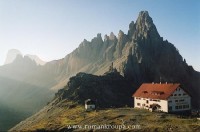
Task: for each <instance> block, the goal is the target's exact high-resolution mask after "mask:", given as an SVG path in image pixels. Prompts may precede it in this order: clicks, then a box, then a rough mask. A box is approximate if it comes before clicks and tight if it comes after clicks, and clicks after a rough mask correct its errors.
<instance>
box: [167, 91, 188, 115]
mask: <svg viewBox="0 0 200 132" xmlns="http://www.w3.org/2000/svg"><path fill="white" fill-rule="evenodd" d="M172 95H173V96H170V97H169V98H168V105H169V107H170V106H171V107H172V112H177V111H183V110H190V109H191V97H190V96H189V95H188V94H187V93H186V92H185V91H184V90H183V89H181V88H180V87H179V88H177V90H176V91H174V93H173V94H172ZM175 95H176V96H175ZM186 105H188V108H183V107H185V106H186ZM176 106H178V107H179V106H180V107H182V108H178V109H176Z"/></svg>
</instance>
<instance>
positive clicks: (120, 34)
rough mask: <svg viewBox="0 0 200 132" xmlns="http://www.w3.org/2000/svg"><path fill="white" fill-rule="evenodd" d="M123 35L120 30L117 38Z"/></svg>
mask: <svg viewBox="0 0 200 132" xmlns="http://www.w3.org/2000/svg"><path fill="white" fill-rule="evenodd" d="M123 35H124V32H123V31H122V30H119V33H118V38H119V37H121V36H123Z"/></svg>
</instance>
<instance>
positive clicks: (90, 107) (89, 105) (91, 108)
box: [85, 99, 96, 111]
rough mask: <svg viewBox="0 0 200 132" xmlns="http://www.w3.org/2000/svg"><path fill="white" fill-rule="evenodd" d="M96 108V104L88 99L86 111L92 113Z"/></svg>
mask: <svg viewBox="0 0 200 132" xmlns="http://www.w3.org/2000/svg"><path fill="white" fill-rule="evenodd" d="M95 108H96V103H95V101H94V100H91V99H87V100H85V110H86V111H92V110H94V109H95Z"/></svg>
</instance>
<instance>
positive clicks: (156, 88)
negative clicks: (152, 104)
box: [133, 83, 180, 100]
mask: <svg viewBox="0 0 200 132" xmlns="http://www.w3.org/2000/svg"><path fill="white" fill-rule="evenodd" d="M179 86H180V84H179V83H174V84H173V83H169V84H156V83H155V84H154V83H143V84H142V85H141V86H140V87H139V89H138V90H137V91H136V92H135V93H134V94H133V97H141V98H151V99H162V100H166V99H168V98H169V97H170V96H171V94H172V93H173V92H174V91H175V90H176V89H177V88H178V87H179Z"/></svg>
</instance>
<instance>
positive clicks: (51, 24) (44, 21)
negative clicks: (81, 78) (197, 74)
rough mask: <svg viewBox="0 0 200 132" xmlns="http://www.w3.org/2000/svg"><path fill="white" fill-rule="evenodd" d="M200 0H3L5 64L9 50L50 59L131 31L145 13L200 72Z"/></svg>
mask: <svg viewBox="0 0 200 132" xmlns="http://www.w3.org/2000/svg"><path fill="white" fill-rule="evenodd" d="M199 7H200V2H199V0H182V1H181V0H165V1H164V0H0V64H1V65H2V64H3V63H4V61H5V56H6V53H7V51H8V50H9V49H13V48H15V49H19V50H20V51H21V52H22V53H23V54H36V55H38V56H39V57H40V58H42V59H44V60H46V61H50V60H54V59H60V58H63V57H64V56H66V55H67V54H68V53H70V52H72V51H73V50H74V49H75V48H77V47H78V45H79V44H80V43H81V42H82V41H83V39H87V40H91V39H92V38H93V37H95V36H96V34H97V33H102V37H103V36H104V35H105V34H110V32H112V31H113V32H114V33H115V34H118V31H119V30H120V29H121V30H122V31H124V32H125V33H127V31H128V25H129V23H130V22H131V21H136V18H137V16H138V13H139V12H140V11H141V10H147V11H149V14H150V16H151V17H152V18H153V21H154V23H155V25H156V27H157V29H158V32H159V33H160V35H161V36H162V37H164V39H167V40H168V41H169V42H171V43H173V44H174V45H175V46H176V47H177V49H178V50H179V52H180V53H181V55H182V56H183V58H186V61H187V63H188V64H190V65H193V67H194V68H195V69H196V70H198V71H200V9H199Z"/></svg>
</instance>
